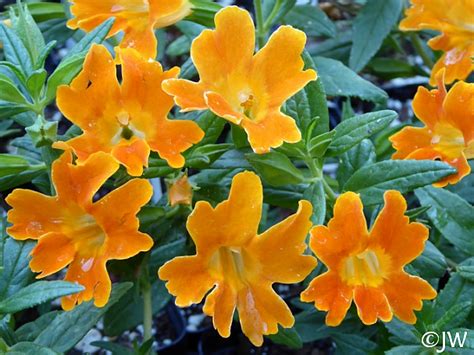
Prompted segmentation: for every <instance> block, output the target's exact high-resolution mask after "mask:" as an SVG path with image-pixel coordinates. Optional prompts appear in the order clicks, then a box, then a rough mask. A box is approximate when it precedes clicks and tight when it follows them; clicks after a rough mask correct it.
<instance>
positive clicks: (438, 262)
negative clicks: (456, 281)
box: [411, 241, 448, 279]
mask: <svg viewBox="0 0 474 355" xmlns="http://www.w3.org/2000/svg"><path fill="white" fill-rule="evenodd" d="M411 265H413V266H414V267H415V269H417V270H418V272H419V274H420V275H421V277H423V278H424V279H428V278H440V277H442V276H443V275H444V274H445V272H446V270H447V268H448V264H447V263H446V259H445V257H444V255H443V254H442V253H441V252H440V251H439V250H438V248H436V247H435V246H434V244H433V243H431V242H430V241H427V242H426V244H425V249H424V250H423V253H422V254H421V255H420V256H419V257H418V258H416V259H415V260H413V262H412V263H411Z"/></svg>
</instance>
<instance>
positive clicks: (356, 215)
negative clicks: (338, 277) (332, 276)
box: [310, 192, 368, 268]
mask: <svg viewBox="0 0 474 355" xmlns="http://www.w3.org/2000/svg"><path fill="white" fill-rule="evenodd" d="M347 221H351V223H347ZM367 240H368V232H367V223H366V221H365V216H364V211H363V206H362V202H361V200H360V198H359V195H357V194H356V193H354V192H345V193H343V194H342V195H340V196H339V197H338V199H337V200H336V204H335V205H334V217H333V218H332V219H331V220H330V221H329V223H328V227H325V226H316V227H314V228H313V229H312V230H311V241H310V247H311V249H312V250H313V252H314V253H315V254H316V256H317V257H318V258H319V259H321V261H322V262H323V263H324V264H326V265H327V266H328V267H329V268H337V267H338V265H339V263H340V261H341V259H342V258H343V257H345V256H348V255H349V254H352V253H353V252H356V251H358V250H360V249H361V247H362V246H364V245H365V244H366V243H367Z"/></svg>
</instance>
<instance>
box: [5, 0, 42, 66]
mask: <svg viewBox="0 0 474 355" xmlns="http://www.w3.org/2000/svg"><path fill="white" fill-rule="evenodd" d="M16 10H18V15H16V13H15V11H14V10H13V8H12V10H11V11H10V17H11V19H12V24H13V28H14V30H15V32H16V33H17V34H18V37H20V39H21V40H22V41H23V44H24V45H25V47H26V49H27V50H28V52H29V54H30V57H31V59H32V61H33V62H34V61H35V60H38V59H39V58H40V53H41V52H42V51H43V49H44V47H45V43H44V38H43V35H42V34H41V31H40V29H39V28H38V26H37V25H36V22H35V21H34V20H33V17H32V16H31V14H30V12H29V11H28V7H27V6H26V5H25V4H19V6H16ZM35 64H36V63H35ZM34 68H36V69H38V68H39V67H38V66H36V65H34Z"/></svg>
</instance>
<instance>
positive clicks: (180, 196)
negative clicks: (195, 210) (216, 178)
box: [168, 175, 193, 206]
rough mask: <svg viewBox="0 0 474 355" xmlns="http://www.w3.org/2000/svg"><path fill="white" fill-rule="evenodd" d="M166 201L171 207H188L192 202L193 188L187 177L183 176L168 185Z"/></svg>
mask: <svg viewBox="0 0 474 355" xmlns="http://www.w3.org/2000/svg"><path fill="white" fill-rule="evenodd" d="M168 199H169V201H170V205H171V206H176V205H190V204H191V203H192V201H193V187H192V186H191V184H190V183H189V180H188V176H187V175H183V176H181V177H180V178H178V179H176V180H175V181H173V182H172V183H170V184H169V188H168Z"/></svg>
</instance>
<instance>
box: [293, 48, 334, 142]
mask: <svg viewBox="0 0 474 355" xmlns="http://www.w3.org/2000/svg"><path fill="white" fill-rule="evenodd" d="M303 60H304V63H305V67H304V68H305V69H313V70H316V67H315V65H314V62H313V60H312V58H311V56H310V55H309V54H307V53H306V52H303ZM284 111H285V113H286V114H288V115H289V116H291V117H293V118H294V119H295V121H296V124H297V125H298V127H299V129H300V130H301V133H302V136H303V138H304V139H305V140H309V139H311V137H313V136H316V135H318V134H322V133H325V132H327V131H328V130H329V111H328V108H327V101H326V93H325V91H324V87H323V84H322V82H321V79H319V78H318V79H317V80H315V81H311V82H309V83H308V84H307V85H306V86H305V88H304V89H303V90H300V91H299V92H298V93H296V94H295V95H294V96H293V97H291V98H290V99H289V100H288V101H287V102H286V103H285V108H284ZM315 120H318V121H317V123H316V126H315V127H313V126H312V124H313V122H314V121H315Z"/></svg>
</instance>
